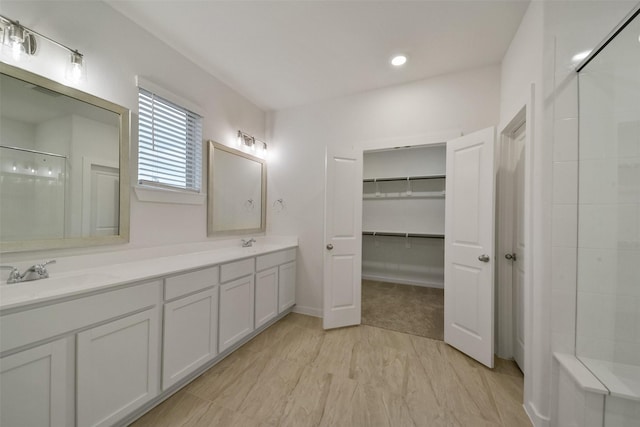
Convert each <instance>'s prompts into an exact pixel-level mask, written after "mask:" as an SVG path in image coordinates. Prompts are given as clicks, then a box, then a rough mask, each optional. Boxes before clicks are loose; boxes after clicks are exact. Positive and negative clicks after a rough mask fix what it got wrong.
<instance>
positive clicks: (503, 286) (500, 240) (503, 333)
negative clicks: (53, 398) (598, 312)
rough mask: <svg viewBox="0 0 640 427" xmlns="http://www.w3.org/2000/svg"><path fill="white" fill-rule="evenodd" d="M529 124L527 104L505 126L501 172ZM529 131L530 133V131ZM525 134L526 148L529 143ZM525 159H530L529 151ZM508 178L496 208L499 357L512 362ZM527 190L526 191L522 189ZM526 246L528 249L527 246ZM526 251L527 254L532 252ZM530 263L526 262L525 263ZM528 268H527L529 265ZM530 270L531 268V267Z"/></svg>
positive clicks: (501, 183)
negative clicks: (517, 135) (516, 136)
mask: <svg viewBox="0 0 640 427" xmlns="http://www.w3.org/2000/svg"><path fill="white" fill-rule="evenodd" d="M523 125H526V126H527V127H528V126H529V124H528V123H527V104H525V105H523V106H522V107H521V108H520V110H519V111H518V112H517V113H516V114H515V115H513V116H512V119H511V120H510V121H509V123H508V124H506V125H505V126H503V127H502V128H501V129H502V130H501V131H500V134H499V139H498V144H499V146H498V149H497V150H496V151H497V152H498V153H497V160H496V162H497V164H498V167H497V170H498V171H500V170H505V169H507V170H510V168H511V167H512V166H513V165H512V164H511V163H512V158H511V157H512V154H511V143H512V142H513V140H514V139H513V133H514V132H515V131H516V130H518V129H519V128H520V127H521V126H523ZM527 130H528V129H527ZM527 140H528V139H527V136H526V134H525V144H526V143H527ZM524 149H525V155H526V147H525V148H524ZM525 162H526V158H525ZM508 178H509V177H505V176H504V174H501V173H499V174H498V177H497V182H496V184H497V189H498V193H497V198H498V206H496V220H497V223H496V237H497V239H496V253H495V259H496V277H495V279H496V302H497V310H496V318H497V322H496V354H497V355H498V357H500V358H502V359H512V358H513V356H514V353H515V347H514V340H513V334H514V325H513V313H514V308H513V281H512V275H513V263H512V262H511V261H507V260H506V259H505V258H504V257H503V256H502V255H503V254H505V253H507V252H511V251H512V249H513V234H514V230H513V227H514V219H515V214H514V210H513V207H514V196H515V194H516V193H515V191H516V189H515V186H514V182H513V180H509V179H508ZM522 190H524V189H522ZM525 246H526V245H525ZM528 249H529V248H528V247H525V250H528ZM525 261H526V260H525ZM525 265H526V264H525ZM527 268H528V266H527Z"/></svg>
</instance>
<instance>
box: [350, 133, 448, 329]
mask: <svg viewBox="0 0 640 427" xmlns="http://www.w3.org/2000/svg"><path fill="white" fill-rule="evenodd" d="M363 160H364V162H363V206H362V211H363V222H362V229H363V232H362V234H363V236H362V322H363V323H364V324H370V325H374V326H379V327H383V328H386V329H392V330H396V331H400V332H405V333H410V334H414V335H421V336H426V337H428V338H434V339H443V334H444V320H443V313H444V219H445V180H446V173H445V172H446V171H445V167H446V146H445V144H437V145H428V146H417V147H398V148H394V149H389V150H380V151H368V152H365V153H364V159H363Z"/></svg>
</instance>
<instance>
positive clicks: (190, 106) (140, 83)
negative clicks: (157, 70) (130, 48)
mask: <svg viewBox="0 0 640 427" xmlns="http://www.w3.org/2000/svg"><path fill="white" fill-rule="evenodd" d="M136 87H141V88H143V89H146V90H148V91H149V92H153V93H155V94H156V95H159V96H160V97H162V98H164V99H166V100H167V101H171V102H173V103H174V104H178V105H180V106H181V107H183V108H186V109H187V110H189V111H191V112H192V113H196V114H197V115H199V116H201V117H204V108H202V107H201V106H199V105H198V104H196V103H195V102H193V101H190V100H188V99H186V98H183V97H182V96H180V95H176V94H175V93H173V92H171V91H170V90H167V89H165V88H163V87H162V86H160V85H158V84H156V83H153V82H152V81H150V80H147V79H146V78H144V77H141V76H136Z"/></svg>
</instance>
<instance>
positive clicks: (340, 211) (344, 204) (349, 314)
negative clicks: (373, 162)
mask: <svg viewBox="0 0 640 427" xmlns="http://www.w3.org/2000/svg"><path fill="white" fill-rule="evenodd" d="M325 166H326V169H325V174H326V186H325V189H326V190H325V191H326V192H325V212H324V235H325V239H324V248H323V250H324V308H323V327H324V328H325V329H331V328H339V327H342V326H349V325H358V324H360V312H361V311H360V299H361V298H360V297H361V279H360V277H361V274H362V272H361V265H362V151H358V152H355V151H354V150H349V149H344V148H342V149H327V155H326V165H325Z"/></svg>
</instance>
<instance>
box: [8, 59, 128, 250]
mask: <svg viewBox="0 0 640 427" xmlns="http://www.w3.org/2000/svg"><path fill="white" fill-rule="evenodd" d="M0 73H2V74H6V75H8V76H11V77H14V78H16V79H19V80H23V81H25V82H28V83H31V84H34V85H38V86H41V87H44V88H46V89H49V90H52V91H54V92H58V93H61V94H63V95H66V96H68V97H71V98H74V99H77V100H79V101H82V102H86V103H87V104H91V105H94V106H96V107H99V108H103V109H105V110H109V111H111V112H113V113H115V114H117V115H118V116H120V146H119V149H120V153H119V157H120V178H119V179H120V195H119V196H120V213H119V226H118V231H119V234H118V235H114V236H91V237H70V238H61V239H43V240H25V241H8V242H5V241H0V253H12V252H25V251H34V250H43V249H65V248H80V247H88V246H99V245H112V244H123V243H127V242H129V204H130V199H129V151H130V132H131V128H130V123H131V117H130V115H131V113H130V111H129V109H127V108H125V107H122V106H120V105H117V104H114V103H112V102H109V101H107V100H104V99H102V98H98V97H97V96H94V95H91V94H89V93H86V92H83V91H81V90H78V89H75V88H72V87H69V86H65V85H63V84H61V83H58V82H56V81H53V80H50V79H48V78H46V77H42V76H40V75H38V74H34V73H31V72H29V71H26V70H23V69H21V68H17V67H14V66H12V65H9V64H6V63H4V62H0Z"/></svg>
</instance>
